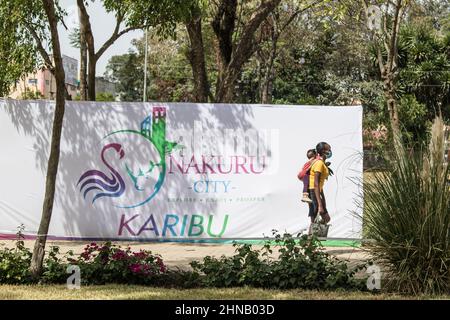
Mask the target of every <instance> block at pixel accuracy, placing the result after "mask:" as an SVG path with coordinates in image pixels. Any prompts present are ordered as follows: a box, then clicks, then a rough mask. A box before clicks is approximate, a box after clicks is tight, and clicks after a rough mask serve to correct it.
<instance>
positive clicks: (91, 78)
mask: <svg viewBox="0 0 450 320" xmlns="http://www.w3.org/2000/svg"><path fill="white" fill-rule="evenodd" d="M96 67H97V59H96V57H95V54H91V52H90V50H89V63H88V100H89V101H95V99H96V97H95V69H96Z"/></svg>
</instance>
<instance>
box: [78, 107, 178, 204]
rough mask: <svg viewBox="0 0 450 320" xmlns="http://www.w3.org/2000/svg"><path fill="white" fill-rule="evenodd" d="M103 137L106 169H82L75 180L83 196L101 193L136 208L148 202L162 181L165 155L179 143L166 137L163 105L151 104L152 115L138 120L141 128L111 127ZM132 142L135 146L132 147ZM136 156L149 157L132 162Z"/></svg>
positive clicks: (99, 194)
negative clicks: (144, 161) (115, 129)
mask: <svg viewBox="0 0 450 320" xmlns="http://www.w3.org/2000/svg"><path fill="white" fill-rule="evenodd" d="M111 139H112V140H113V141H112V142H109V140H111ZM142 139H143V140H142ZM103 140H107V141H108V142H106V145H105V146H104V147H103V149H102V151H101V154H100V158H101V160H102V163H103V165H104V166H105V167H106V168H107V170H108V171H109V172H108V174H107V173H104V172H103V171H101V170H97V169H95V170H87V171H86V172H84V173H83V174H82V175H81V177H80V178H79V180H78V182H77V187H79V190H80V193H81V194H82V195H83V198H84V199H87V196H88V195H90V194H92V195H93V196H92V204H93V203H94V202H95V201H97V200H98V199H101V198H103V197H107V198H112V199H113V203H114V206H116V207H119V208H135V207H138V206H142V205H144V204H146V203H148V202H150V201H151V200H152V199H153V198H154V197H155V196H156V194H157V193H158V192H159V191H160V190H161V187H162V186H163V184H164V180H165V176H166V155H167V154H169V153H170V152H172V151H173V150H174V149H175V148H176V147H179V146H178V145H177V143H174V142H169V141H167V140H166V109H165V108H164V107H153V112H152V115H151V116H148V117H146V118H145V119H144V121H142V122H141V129H140V130H118V131H114V132H112V133H110V134H108V135H106V136H105V137H104V138H103V139H102V141H103ZM119 142H120V143H119ZM131 144H134V145H135V146H137V147H136V148H134V149H133V148H132V147H131ZM124 146H126V147H124ZM127 148H129V149H127ZM128 150H131V151H130V152H129V151H128ZM139 156H141V157H144V156H147V157H149V158H151V159H150V160H146V165H143V166H142V165H140V164H139V165H137V167H136V164H135V165H134V166H133V163H134V162H136V161H135V160H136V159H135V158H137V157H139ZM111 161H114V163H116V167H114V165H113V164H111ZM141 163H142V162H141ZM121 173H122V175H123V176H124V177H125V178H122V175H121ZM119 198H120V199H119ZM122 198H123V199H122ZM119 200H120V201H119ZM128 200H129V201H130V202H131V203H129V202H127V201H128Z"/></svg>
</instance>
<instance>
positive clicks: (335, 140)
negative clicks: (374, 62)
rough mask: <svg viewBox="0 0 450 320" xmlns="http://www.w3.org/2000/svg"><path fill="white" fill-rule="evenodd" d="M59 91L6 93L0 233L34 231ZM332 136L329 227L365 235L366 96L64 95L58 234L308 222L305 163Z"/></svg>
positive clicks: (225, 234)
mask: <svg viewBox="0 0 450 320" xmlns="http://www.w3.org/2000/svg"><path fill="white" fill-rule="evenodd" d="M53 110H54V103H53V102H50V101H16V100H0V179H1V180H0V234H1V236H3V237H11V235H13V234H14V233H15V232H16V230H17V227H18V226H19V225H20V224H24V225H25V228H26V233H27V234H29V235H36V232H37V230H38V226H39V221H40V217H41V213H42V202H43V197H44V188H45V177H46V167H47V160H48V155H49V149H50V148H49V146H50V140H51V129H52V121H53ZM321 141H325V142H327V143H329V144H330V145H331V149H332V151H333V157H332V158H331V159H330V160H329V161H330V162H331V166H330V167H331V168H332V169H333V171H334V175H333V176H330V177H329V179H328V180H327V181H326V182H325V186H324V193H325V196H326V201H327V209H328V212H329V214H330V216H331V222H330V223H331V227H330V229H329V233H328V237H329V238H360V236H361V222H360V220H359V219H357V218H355V217H354V213H352V212H357V213H360V209H359V208H358V207H357V205H356V204H355V200H356V199H355V197H356V196H357V194H359V193H360V191H361V190H360V189H359V188H360V186H358V184H356V183H355V182H354V181H352V179H353V178H355V179H361V178H362V108H361V107H360V106H351V107H328V106H284V105H283V106H281V105H267V106H266V105H240V104H229V105H227V104H223V105H222V104H191V103H110V102H107V103H88V102H82V103H81V102H67V104H66V113H65V118H64V126H63V133H62V140H61V157H60V164H59V169H58V176H57V186H56V194H55V203H54V209H53V215H52V220H51V225H50V230H49V235H50V238H61V239H113V240H150V239H167V240H175V239H182V240H183V241H184V240H193V239H199V238H201V239H215V240H217V239H240V238H262V237H264V236H271V234H272V230H273V229H275V230H278V231H280V232H289V233H291V234H295V235H296V234H298V233H300V232H304V231H305V230H306V229H307V228H308V227H309V223H310V219H309V217H308V205H307V204H306V203H303V202H300V199H301V193H302V190H303V184H302V182H301V181H299V180H298V178H297V174H298V172H299V171H300V169H301V168H302V166H303V164H304V163H305V162H306V161H307V158H306V152H307V150H308V149H311V148H314V147H315V146H316V144H317V143H318V142H321Z"/></svg>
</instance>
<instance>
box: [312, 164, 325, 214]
mask: <svg viewBox="0 0 450 320" xmlns="http://www.w3.org/2000/svg"><path fill="white" fill-rule="evenodd" d="M320 176H321V173H320V172H319V171H315V172H314V194H315V195H316V199H317V203H318V205H319V213H320V214H323V213H324V211H325V210H324V206H323V203H322V198H321V197H320Z"/></svg>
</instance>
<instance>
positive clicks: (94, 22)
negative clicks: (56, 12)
mask: <svg viewBox="0 0 450 320" xmlns="http://www.w3.org/2000/svg"><path fill="white" fill-rule="evenodd" d="M60 5H61V7H62V8H63V9H65V10H66V11H67V14H68V15H67V17H66V18H65V23H66V25H67V27H68V28H69V31H68V30H66V29H65V28H64V27H63V26H62V25H60V26H59V28H58V29H59V36H60V39H59V41H60V42H61V50H62V53H63V54H65V55H67V56H70V57H72V58H75V59H77V60H78V61H79V60H80V51H79V50H78V49H76V48H73V47H72V46H71V45H70V40H69V34H70V29H72V28H74V27H77V26H78V8H77V5H76V0H60ZM87 10H88V13H89V16H90V17H91V26H92V31H93V33H94V40H95V49H96V50H98V49H99V48H100V47H101V46H102V45H103V43H104V42H105V41H106V40H107V39H108V38H109V37H110V36H111V33H112V32H113V30H114V27H115V25H116V24H115V18H114V16H113V15H112V14H107V13H106V12H105V10H104V9H103V7H102V5H101V2H100V1H96V2H94V3H91V2H90V3H89V7H88V8H87ZM142 35H143V31H141V30H137V31H131V32H129V33H127V34H125V35H123V36H122V37H120V38H119V39H118V40H117V41H116V42H115V43H114V44H113V45H112V46H111V47H109V49H108V50H107V51H106V52H105V53H104V54H103V56H102V57H101V58H100V59H99V61H98V62H97V76H102V75H103V73H104V72H105V68H106V65H107V64H108V60H109V58H110V57H111V56H114V55H119V54H124V53H127V52H128V50H129V48H131V40H133V39H135V38H138V37H141V36H142Z"/></svg>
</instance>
